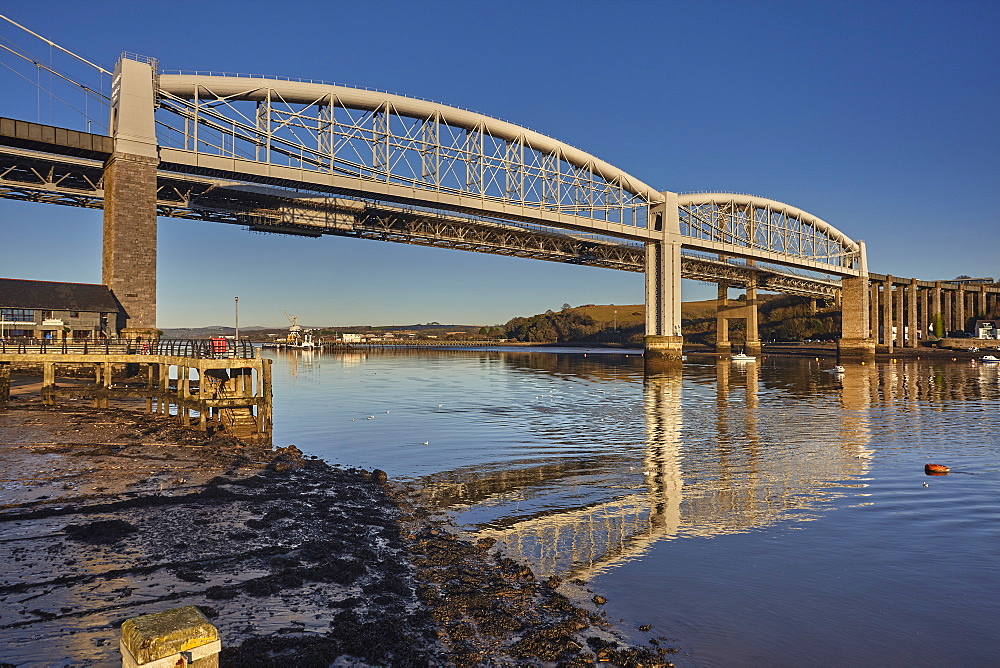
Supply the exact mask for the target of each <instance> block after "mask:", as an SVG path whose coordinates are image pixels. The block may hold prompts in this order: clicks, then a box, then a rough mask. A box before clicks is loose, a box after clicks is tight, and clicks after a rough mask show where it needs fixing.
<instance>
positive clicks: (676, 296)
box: [645, 192, 684, 371]
mask: <svg viewBox="0 0 1000 668" xmlns="http://www.w3.org/2000/svg"><path fill="white" fill-rule="evenodd" d="M663 196H664V201H663V202H662V203H659V204H657V205H655V206H654V207H652V209H651V210H650V221H651V226H652V228H653V231H654V232H659V233H662V236H661V237H660V238H658V239H654V240H651V241H648V242H646V353H645V363H646V369H647V370H652V371H655V370H657V368H660V367H664V366H672V365H674V364H677V363H680V361H681V356H682V354H683V352H682V346H683V343H684V338H683V337H682V336H681V230H680V215H679V212H678V209H677V193H672V192H665V193H663Z"/></svg>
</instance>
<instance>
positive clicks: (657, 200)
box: [0, 54, 996, 362]
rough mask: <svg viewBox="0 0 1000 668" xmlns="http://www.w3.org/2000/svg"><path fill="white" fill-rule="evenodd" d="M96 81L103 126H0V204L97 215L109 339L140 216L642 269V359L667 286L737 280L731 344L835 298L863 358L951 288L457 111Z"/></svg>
mask: <svg viewBox="0 0 1000 668" xmlns="http://www.w3.org/2000/svg"><path fill="white" fill-rule="evenodd" d="M107 74H110V75H111V76H112V82H113V83H112V92H111V96H110V99H109V101H108V105H109V117H110V132H109V136H102V135H94V134H89V133H82V132H75V131H72V130H67V129H64V128H54V127H49V126H43V125H38V124H33V123H27V122H23V121H16V120H13V119H0V196H2V197H8V198H15V199H22V200H30V201H39V202H52V203H58V204H67V205H72V206H82V207H90V208H103V211H104V245H103V265H102V266H103V283H104V284H105V285H107V286H108V287H110V288H111V289H112V290H113V291H114V293H115V295H116V296H117V297H118V299H119V300H120V301H121V303H122V305H123V306H124V308H125V310H126V312H127V316H128V328H127V330H126V331H125V333H126V334H127V335H128V334H135V335H140V334H148V333H149V332H150V331H151V330H155V328H156V224H157V217H158V216H164V217H175V218H187V219H197V220H204V221H210V222H224V223H232V224H239V225H244V226H247V227H248V228H249V229H251V230H254V231H259V232H271V233H279V234H293V235H303V236H311V237H320V236H323V235H335V236H351V237H359V238H365V239H372V240H381V241H392V242H401V243H410V244H420V245H430V246H438V247H445V248H453V249H461V250H468V251H475V252H484V253H494V254H502V255H510V256H516V257H527V258H535V259H543V260H550V261H558V262H570V263H576V264H583V265H590V266H597V267H604V268H611V269H619V270H624V271H635V272H643V273H644V274H645V276H646V357H647V360H649V361H651V362H656V361H658V360H659V361H671V360H677V359H679V358H680V355H681V343H682V339H681V316H680V307H681V279H682V278H694V279H698V280H702V281H708V282H714V283H717V284H719V286H720V296H722V295H724V294H727V292H728V288H729V287H730V286H741V287H744V288H745V289H746V291H747V299H746V302H745V305H743V306H741V307H740V308H741V311H740V312H734V311H733V310H731V309H730V310H728V311H727V312H725V313H723V312H720V316H719V317H720V325H724V324H725V322H726V321H727V320H728V318H730V317H744V318H746V320H747V332H748V334H747V342H746V343H747V349H748V352H753V351H754V350H759V346H760V341H759V336H758V334H757V326H756V308H757V307H756V294H757V291H758V290H761V289H763V290H768V291H777V292H784V293H791V294H799V295H804V296H808V297H812V298H817V299H823V300H830V301H840V302H841V303H842V311H843V314H844V316H843V321H842V327H843V335H842V338H841V347H840V350H841V353H842V354H843V355H845V356H847V357H851V356H855V357H868V356H871V355H874V350H875V342H876V338H877V335H878V332H879V327H880V326H881V325H882V324H883V323H884V322H888V321H889V320H891V317H892V316H893V314H895V315H898V316H899V317H900V318H903V319H905V318H906V317H907V316H909V315H910V310H912V309H915V308H916V306H917V304H919V303H922V304H923V307H922V310H921V312H922V314H923V316H924V319H925V320H926V319H927V318H928V317H929V316H930V311H929V309H930V308H931V307H936V308H938V309H939V311H940V308H941V307H940V306H939V304H941V303H942V297H941V291H942V289H943V290H944V291H945V293H948V290H949V289H950V288H952V287H954V286H951V285H950V284H948V285H947V286H945V287H943V288H942V286H940V284H939V285H938V286H937V292H935V293H934V294H935V295H936V296H935V299H934V300H933V301H928V299H927V298H926V295H925V296H924V298H923V302H921V301H920V298H919V297H917V292H916V291H915V290H917V289H919V288H920V287H921V286H919V285H917V288H916V289H913V290H911V286H910V285H909V284H907V285H900V287H899V288H898V289H897V288H896V283H895V282H893V279H892V278H891V277H884V276H881V277H875V278H876V279H877V280H876V281H875V282H874V283H873V281H872V275H871V274H869V272H868V262H867V258H866V252H865V246H864V243H863V242H861V241H857V240H854V239H852V238H850V237H848V236H847V235H846V234H844V233H843V232H841V231H840V230H838V229H837V228H835V227H834V226H833V225H831V224H829V223H827V222H825V221H823V220H821V219H820V218H818V217H817V216H814V215H812V214H810V213H808V212H806V211H804V210H802V209H799V208H797V207H794V206H791V205H788V204H784V203H781V202H778V201H775V200H771V199H767V198H763V197H758V196H753V195H744V194H736V193H688V194H680V193H675V192H670V191H662V190H658V189H655V188H653V187H651V186H649V185H647V184H645V183H644V182H642V181H641V180H639V179H638V178H636V177H634V176H632V175H631V174H628V173H626V172H624V171H623V170H621V169H619V168H617V167H615V166H613V165H610V164H608V163H607V162H605V161H603V160H601V159H599V158H597V157H595V156H593V155H590V154H589V153H586V152H584V151H582V150H580V149H577V148H575V147H573V146H570V145H568V144H566V143H564V142H561V141H558V140H556V139H553V138H551V137H548V136H546V135H543V134H541V133H538V132H534V131H532V130H529V129H527V128H524V127H520V126H517V125H514V124H512V123H509V122H506V121H502V120H498V119H495V118H491V117H488V116H485V115H482V114H479V113H475V112H472V111H468V110H465V109H460V108H457V107H453V106H447V105H444V104H440V103H436V102H431V101H427V100H421V99H416V98H412V97H405V96H401V95H394V94H390V93H385V92H380V91H374V90H368V89H360V88H352V87H347V86H342V85H336V84H329V83H323V82H316V81H301V80H290V79H279V78H263V77H255V76H242V75H230V74H219V73H212V72H207V73H201V72H192V73H181V72H178V73H173V72H168V71H163V70H160V68H159V67H158V64H157V62H156V61H155V60H154V59H150V58H142V57H138V56H131V55H127V54H126V55H123V56H122V58H121V59H119V61H118V63H117V66H116V68H115V70H114V72H113V73H107ZM872 285H876V286H882V287H881V291H879V290H873V289H872ZM886 286H888V287H886ZM924 288H925V290H928V289H933V287H928V286H924ZM988 291H995V289H993V288H990V289H989V290H988ZM983 294H984V297H983V299H984V300H985V299H986V297H985V292H984V293H983ZM894 295H895V298H896V301H893V296H894ZM963 297H964V295H963ZM993 299H994V304H995V301H996V294H993ZM944 301H945V302H947V299H945V300H944ZM963 303H964V302H963ZM873 304H875V307H874V308H873ZM879 304H881V305H882V306H881V307H880V306H879ZM893 304H897V305H898V306H897V307H896V308H895V310H894V308H893ZM903 304H906V305H907V306H906V308H905V309H904V308H903ZM984 304H985V301H984ZM913 318H914V321H915V319H916V318H917V316H916V311H914V315H913ZM893 322H895V321H893ZM723 329H724V328H723ZM917 329H918V328H917V327H912V328H910V330H906V328H905V327H899V328H898V331H900V332H903V331H910V334H908V335H907V336H910V335H913V336H915V332H916V331H917ZM720 331H722V329H720ZM885 331H886V332H890V331H893V332H894V331H896V330H894V329H893V330H889V329H887V330H885ZM924 331H926V330H924ZM885 338H886V339H890V338H891V339H892V340H893V341H895V335H894V334H891V333H887V334H885ZM904 344H905V342H904ZM726 345H727V342H726V340H725V336H722V337H720V348H724V347H725V346H726Z"/></svg>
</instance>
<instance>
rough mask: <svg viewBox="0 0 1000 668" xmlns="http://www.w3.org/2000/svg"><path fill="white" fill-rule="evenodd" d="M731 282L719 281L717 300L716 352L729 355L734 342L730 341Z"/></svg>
mask: <svg viewBox="0 0 1000 668" xmlns="http://www.w3.org/2000/svg"><path fill="white" fill-rule="evenodd" d="M728 309H729V284H728V283H719V292H718V299H717V300H716V302H715V352H717V353H722V354H723V355H728V354H729V353H730V352H732V349H733V344H732V343H731V342H730V341H729V318H728V316H727V311H728Z"/></svg>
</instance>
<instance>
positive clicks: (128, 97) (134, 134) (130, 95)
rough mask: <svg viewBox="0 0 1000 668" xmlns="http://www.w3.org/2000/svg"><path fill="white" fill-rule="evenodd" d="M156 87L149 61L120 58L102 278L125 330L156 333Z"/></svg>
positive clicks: (132, 334)
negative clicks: (120, 310) (118, 307)
mask: <svg viewBox="0 0 1000 668" xmlns="http://www.w3.org/2000/svg"><path fill="white" fill-rule="evenodd" d="M154 99H155V93H154V91H153V67H152V65H150V64H149V63H144V62H139V61H135V60H127V59H124V58H123V59H121V60H119V61H118V66H117V67H116V68H115V75H114V86H113V91H112V99H111V136H112V137H114V140H115V152H114V155H112V157H111V158H110V159H109V160H108V163H107V164H106V165H105V167H104V254H103V267H102V281H103V283H104V285H106V286H107V287H109V288H110V289H111V290H112V292H114V295H115V297H116V298H117V299H118V301H119V302H120V303H121V305H122V307H123V308H124V310H125V322H119V323H117V327H116V328H117V329H119V330H121V331H122V333H123V335H125V336H127V337H129V338H134V337H139V336H142V337H143V338H147V339H148V338H155V337H156V335H157V330H156V167H157V165H158V164H159V157H158V152H157V145H156V129H155V125H154V120H153V107H154Z"/></svg>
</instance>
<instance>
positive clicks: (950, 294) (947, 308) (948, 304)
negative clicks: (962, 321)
mask: <svg viewBox="0 0 1000 668" xmlns="http://www.w3.org/2000/svg"><path fill="white" fill-rule="evenodd" d="M942 297H943V298H944V336H948V335H949V334H951V332H952V330H954V329H955V319H954V318H953V317H952V314H953V313H954V311H955V309H953V308H952V303H953V302H954V301H955V291H954V290H950V289H948V288H945V290H944V292H943V293H942Z"/></svg>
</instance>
